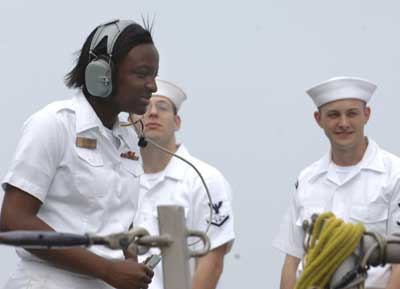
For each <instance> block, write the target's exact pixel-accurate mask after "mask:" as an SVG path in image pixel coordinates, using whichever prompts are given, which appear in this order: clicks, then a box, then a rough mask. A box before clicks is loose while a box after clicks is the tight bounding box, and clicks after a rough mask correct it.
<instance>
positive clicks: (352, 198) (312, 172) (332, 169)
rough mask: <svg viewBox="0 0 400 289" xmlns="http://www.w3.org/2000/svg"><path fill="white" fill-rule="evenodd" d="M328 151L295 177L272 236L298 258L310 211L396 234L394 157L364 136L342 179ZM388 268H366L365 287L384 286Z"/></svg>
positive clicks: (398, 170) (399, 168)
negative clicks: (360, 156) (356, 161)
mask: <svg viewBox="0 0 400 289" xmlns="http://www.w3.org/2000/svg"><path fill="white" fill-rule="evenodd" d="M330 155H331V154H330V153H328V154H326V155H325V156H324V157H323V158H322V159H320V160H319V161H317V162H315V163H313V164H312V165H310V166H309V167H307V168H305V169H304V170H303V171H302V172H301V173H300V175H299V179H298V182H297V184H296V190H295V191H294V193H293V194H292V196H291V198H292V199H291V203H290V207H289V209H288V211H287V214H286V215H285V217H284V220H283V222H282V224H281V227H280V231H279V233H278V235H277V237H276V238H275V240H274V243H273V245H274V247H276V248H278V249H279V250H281V251H283V252H285V253H286V254H289V255H292V256H295V257H298V258H302V257H303V254H304V250H303V246H302V244H303V239H304V231H303V229H302V227H301V226H302V223H303V220H305V219H310V218H311V215H312V214H314V213H322V212H326V211H331V212H333V213H335V214H336V216H337V217H338V218H341V219H343V220H344V221H345V222H362V223H364V225H365V227H366V229H367V230H369V231H376V232H378V233H381V234H384V235H390V234H392V233H394V232H396V231H397V232H398V231H399V229H400V227H399V224H400V223H399V221H400V207H399V206H400V205H399V204H400V158H398V157H397V156H395V155H393V154H390V153H388V152H386V151H384V150H382V149H381V148H380V147H379V146H378V145H377V144H376V143H375V142H374V141H372V140H371V139H369V144H368V147H367V150H366V152H365V154H364V157H363V159H362V160H361V162H360V163H359V164H358V165H357V166H355V167H354V168H352V170H351V171H350V172H348V175H347V176H346V178H345V179H342V177H341V176H340V175H338V174H337V172H336V166H335V165H334V164H333V162H332V161H331V157H330ZM389 276H390V267H389V266H385V267H372V268H371V269H370V270H369V271H368V279H367V281H366V288H385V287H386V285H387V282H388V277H389Z"/></svg>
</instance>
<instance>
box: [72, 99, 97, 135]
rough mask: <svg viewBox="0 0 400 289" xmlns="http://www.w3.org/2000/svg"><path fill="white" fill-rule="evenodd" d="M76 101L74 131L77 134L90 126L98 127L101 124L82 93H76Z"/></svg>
mask: <svg viewBox="0 0 400 289" xmlns="http://www.w3.org/2000/svg"><path fill="white" fill-rule="evenodd" d="M74 100H75V103H76V108H75V112H76V133H77V134H79V133H81V132H83V131H85V130H89V129H92V128H96V127H97V128H100V127H102V126H103V124H102V123H101V121H100V119H99V117H98V116H97V114H96V112H95V111H94V109H93V107H92V106H91V105H90V103H89V102H88V101H87V99H86V97H85V96H84V95H81V94H80V95H77V96H76V97H75V98H74Z"/></svg>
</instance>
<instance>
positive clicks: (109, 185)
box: [0, 20, 159, 289]
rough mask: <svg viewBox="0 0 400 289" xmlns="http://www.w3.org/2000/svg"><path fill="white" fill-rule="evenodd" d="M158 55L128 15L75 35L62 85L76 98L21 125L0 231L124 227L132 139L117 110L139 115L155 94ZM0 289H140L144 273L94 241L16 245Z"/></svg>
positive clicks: (133, 168) (129, 213)
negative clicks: (78, 46) (53, 246)
mask: <svg viewBox="0 0 400 289" xmlns="http://www.w3.org/2000/svg"><path fill="white" fill-rule="evenodd" d="M158 63H159V57H158V52H157V49H156V48H155V46H154V44H153V40H152V37H151V34H150V32H149V30H148V29H145V28H143V27H142V26H140V25H138V24H136V23H134V22H133V21H126V20H124V21H113V22H109V23H106V24H103V25H100V26H99V27H97V28H96V29H95V30H94V31H93V32H92V33H91V34H90V35H89V36H88V38H87V40H86V41H85V43H84V45H83V47H82V50H81V52H80V56H79V58H78V59H77V63H76V66H75V67H74V68H73V69H72V71H71V72H70V73H69V74H68V75H67V77H66V83H67V86H68V87H71V88H78V89H79V90H81V92H82V94H80V95H78V96H75V97H73V98H72V99H69V100H65V101H58V102H54V103H51V104H49V105H48V106H46V107H45V108H43V109H42V110H40V111H39V112H37V113H35V114H34V115H32V116H31V117H30V118H29V119H28V120H27V121H26V122H25V124H24V126H23V130H22V136H21V139H20V141H19V144H18V146H17V148H16V153H15V157H14V159H13V161H12V165H11V168H10V170H9V171H8V173H7V175H6V176H5V179H4V180H3V189H4V190H5V196H4V200H3V207H2V211H1V222H0V225H1V230H2V231H10V230H47V231H58V232H69V233H75V234H84V233H92V234H99V235H107V234H111V233H117V232H123V231H127V230H128V228H129V225H130V223H131V222H132V220H133V218H134V215H135V212H136V209H137V198H138V190H139V183H138V177H139V176H140V175H141V174H142V168H141V167H142V166H141V163H140V162H139V161H137V160H133V159H128V158H124V156H125V155H126V153H127V152H133V153H134V152H136V153H138V149H137V147H136V143H137V137H136V136H135V135H134V134H133V130H132V129H130V128H123V127H121V126H120V123H119V120H118V114H119V113H120V112H134V113H136V114H143V113H144V112H145V111H146V107H147V105H148V103H149V98H150V96H151V94H152V93H153V92H154V91H156V89H157V87H156V83H155V76H156V74H157V71H158ZM17 253H18V255H19V256H20V258H21V262H20V263H19V265H18V268H17V270H16V272H15V273H14V274H13V275H12V276H11V278H10V279H9V281H8V283H7V284H6V286H5V288H12V289H14V288H15V289H17V288H19V289H22V288H42V289H44V288H48V289H55V288H60V289H61V288H68V289H72V288H78V289H84V288H87V289H89V288H96V289H98V288H111V287H115V288H126V289H127V288H129V289H132V288H147V287H148V284H149V283H150V282H151V278H152V276H153V272H152V271H151V270H150V269H148V268H147V267H146V266H144V265H142V264H139V263H137V262H136V261H134V260H132V259H124V257H123V253H122V252H120V251H112V250H108V249H105V248H103V247H92V248H89V249H84V248H70V249H63V250H23V249H18V250H17Z"/></svg>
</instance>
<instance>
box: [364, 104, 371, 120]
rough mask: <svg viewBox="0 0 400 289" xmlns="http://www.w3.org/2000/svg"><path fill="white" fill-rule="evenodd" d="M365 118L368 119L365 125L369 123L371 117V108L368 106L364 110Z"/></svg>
mask: <svg viewBox="0 0 400 289" xmlns="http://www.w3.org/2000/svg"><path fill="white" fill-rule="evenodd" d="M364 116H365V119H366V121H365V123H367V122H368V120H369V117H370V116H371V108H370V107H369V106H366V107H365V108H364Z"/></svg>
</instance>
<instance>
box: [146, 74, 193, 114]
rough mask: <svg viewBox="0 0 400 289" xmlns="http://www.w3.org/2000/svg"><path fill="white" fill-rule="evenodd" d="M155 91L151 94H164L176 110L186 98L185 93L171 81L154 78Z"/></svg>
mask: <svg viewBox="0 0 400 289" xmlns="http://www.w3.org/2000/svg"><path fill="white" fill-rule="evenodd" d="M156 83H157V91H156V92H155V93H153V95H159V96H164V97H166V98H168V99H169V100H171V101H172V103H173V104H174V105H175V107H176V110H177V111H178V110H179V108H180V107H181V104H182V102H184V101H185V100H186V98H187V96H186V93H185V92H184V91H183V90H182V89H181V88H179V87H178V86H176V85H175V84H173V83H172V82H169V81H165V80H161V79H156Z"/></svg>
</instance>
